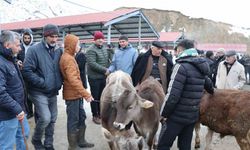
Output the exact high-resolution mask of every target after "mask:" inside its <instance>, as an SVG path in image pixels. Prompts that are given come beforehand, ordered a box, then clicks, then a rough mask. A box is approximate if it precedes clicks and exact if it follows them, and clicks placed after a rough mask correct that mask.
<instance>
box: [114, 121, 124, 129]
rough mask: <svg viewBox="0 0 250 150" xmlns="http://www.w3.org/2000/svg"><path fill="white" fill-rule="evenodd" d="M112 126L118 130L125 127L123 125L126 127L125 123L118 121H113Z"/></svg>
mask: <svg viewBox="0 0 250 150" xmlns="http://www.w3.org/2000/svg"><path fill="white" fill-rule="evenodd" d="M113 126H114V127H115V128H116V129H118V130H123V129H125V127H126V125H125V124H123V123H118V122H114V123H113Z"/></svg>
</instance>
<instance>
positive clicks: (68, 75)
mask: <svg viewBox="0 0 250 150" xmlns="http://www.w3.org/2000/svg"><path fill="white" fill-rule="evenodd" d="M78 40H79V38H78V37H77V36H75V35H71V34H68V35H67V36H66V37H65V39H64V52H63V54H62V57H61V59H60V69H61V72H62V75H63V99H65V100H75V99H78V98H81V97H84V98H89V97H90V96H91V95H90V93H89V92H88V91H87V90H86V89H85V88H84V87H83V85H82V81H81V77H80V71H79V68H78V64H77V62H76V60H75V57H74V56H75V50H76V46H77V43H78Z"/></svg>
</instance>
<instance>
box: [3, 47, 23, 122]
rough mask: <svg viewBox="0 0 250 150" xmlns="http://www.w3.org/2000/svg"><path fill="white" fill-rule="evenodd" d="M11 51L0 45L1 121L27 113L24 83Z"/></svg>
mask: <svg viewBox="0 0 250 150" xmlns="http://www.w3.org/2000/svg"><path fill="white" fill-rule="evenodd" d="M11 55H12V52H11V50H10V49H6V48H4V47H3V44H2V43H0V121H4V120H9V119H13V118H15V117H16V115H18V114H19V113H21V112H22V111H25V102H24V100H25V92H24V90H25V89H24V82H23V80H22V76H21V73H20V71H19V68H18V66H17V65H16V63H15V60H14V59H13V58H12V56H11Z"/></svg>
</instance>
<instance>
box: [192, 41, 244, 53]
mask: <svg viewBox="0 0 250 150" xmlns="http://www.w3.org/2000/svg"><path fill="white" fill-rule="evenodd" d="M219 48H224V49H225V51H228V50H235V51H238V52H246V51H247V45H246V44H209V43H204V44H197V49H200V50H204V51H209V50H210V51H217V50H218V49H219Z"/></svg>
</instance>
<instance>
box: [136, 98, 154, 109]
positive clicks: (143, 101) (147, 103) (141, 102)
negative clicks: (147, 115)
mask: <svg viewBox="0 0 250 150" xmlns="http://www.w3.org/2000/svg"><path fill="white" fill-rule="evenodd" d="M139 105H140V106H141V107H142V108H146V109H147V108H150V107H153V106H154V103H152V102H150V101H148V100H146V99H139Z"/></svg>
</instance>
